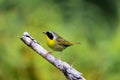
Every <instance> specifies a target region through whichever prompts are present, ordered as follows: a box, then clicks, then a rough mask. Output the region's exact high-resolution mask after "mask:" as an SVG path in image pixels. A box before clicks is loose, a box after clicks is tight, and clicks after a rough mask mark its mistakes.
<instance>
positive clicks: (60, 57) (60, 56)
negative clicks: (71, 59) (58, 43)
mask: <svg viewBox="0 0 120 80" xmlns="http://www.w3.org/2000/svg"><path fill="white" fill-rule="evenodd" d="M59 59H60V60H61V59H62V52H60V55H59Z"/></svg>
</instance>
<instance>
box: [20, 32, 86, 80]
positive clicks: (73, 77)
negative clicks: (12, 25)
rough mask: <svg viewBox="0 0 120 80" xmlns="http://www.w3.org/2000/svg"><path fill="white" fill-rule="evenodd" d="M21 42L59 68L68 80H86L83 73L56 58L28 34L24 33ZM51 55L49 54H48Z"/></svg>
mask: <svg viewBox="0 0 120 80" xmlns="http://www.w3.org/2000/svg"><path fill="white" fill-rule="evenodd" d="M21 40H22V41H23V42H24V43H25V44H26V45H27V46H29V47H30V48H32V49H33V50H34V51H36V52H37V53H38V54H39V55H40V56H42V57H43V58H45V59H46V60H47V61H48V62H50V63H51V64H53V65H54V66H55V67H56V68H58V69H59V70H60V71H61V72H62V73H63V74H64V75H65V76H66V78H67V79H68V80H85V78H84V77H83V76H82V73H80V72H78V71H77V70H76V69H74V68H73V67H72V66H70V65H69V64H67V63H66V62H63V61H61V60H59V59H57V58H55V57H54V56H53V55H52V54H50V53H49V52H48V51H47V50H45V49H44V48H43V47H42V46H41V45H40V44H39V43H38V42H37V41H36V40H35V39H33V38H32V37H31V36H30V34H29V33H28V32H24V33H23V36H22V37H21ZM48 53H49V54H48Z"/></svg>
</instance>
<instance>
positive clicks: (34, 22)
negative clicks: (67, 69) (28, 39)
mask: <svg viewBox="0 0 120 80" xmlns="http://www.w3.org/2000/svg"><path fill="white" fill-rule="evenodd" d="M25 31H27V32H29V33H30V34H31V35H32V37H34V38H35V39H36V40H37V41H38V42H39V43H40V44H41V45H42V46H43V47H44V48H46V49H47V50H49V51H51V49H50V48H48V46H47V45H46V40H45V37H44V34H43V33H42V32H44V31H54V32H57V33H58V34H59V35H61V36H62V37H64V38H65V39H67V40H68V41H71V42H80V43H81V44H80V45H75V46H71V47H69V48H67V49H65V50H64V51H63V52H62V60H63V61H66V62H67V63H69V64H70V65H72V66H73V67H74V68H75V69H77V70H78V71H80V72H82V73H83V76H84V77H85V78H86V80H120V1H119V0H0V80H66V78H65V77H64V75H63V74H62V73H61V72H60V71H59V70H57V69H56V68H55V67H54V66H53V65H51V64H50V63H49V62H47V61H46V60H45V59H43V58H42V57H41V56H39V55H38V54H36V53H35V52H34V51H33V50H31V49H30V48H29V47H27V46H26V45H25V44H23V42H22V41H21V40H20V39H19V38H20V37H21V36H22V34H23V32H25ZM53 55H55V57H59V55H60V53H59V52H53Z"/></svg>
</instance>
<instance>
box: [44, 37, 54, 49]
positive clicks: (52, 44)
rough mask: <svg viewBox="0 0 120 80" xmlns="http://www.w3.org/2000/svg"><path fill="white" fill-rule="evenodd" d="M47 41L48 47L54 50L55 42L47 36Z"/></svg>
mask: <svg viewBox="0 0 120 80" xmlns="http://www.w3.org/2000/svg"><path fill="white" fill-rule="evenodd" d="M46 39H47V45H48V46H49V47H51V48H53V47H54V46H55V40H51V39H49V38H48V36H47V35H46Z"/></svg>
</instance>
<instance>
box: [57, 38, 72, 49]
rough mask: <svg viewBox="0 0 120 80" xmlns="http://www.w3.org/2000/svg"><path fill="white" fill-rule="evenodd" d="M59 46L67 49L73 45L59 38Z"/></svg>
mask: <svg viewBox="0 0 120 80" xmlns="http://www.w3.org/2000/svg"><path fill="white" fill-rule="evenodd" d="M57 44H59V45H62V46H65V47H68V46H70V45H72V43H70V42H69V41H67V40H64V39H63V38H62V37H58V38H57Z"/></svg>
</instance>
